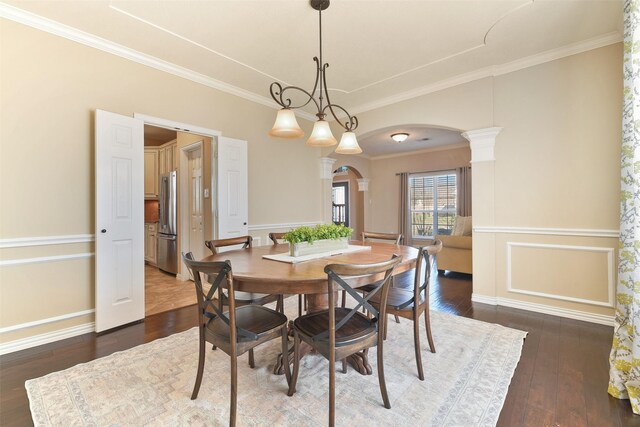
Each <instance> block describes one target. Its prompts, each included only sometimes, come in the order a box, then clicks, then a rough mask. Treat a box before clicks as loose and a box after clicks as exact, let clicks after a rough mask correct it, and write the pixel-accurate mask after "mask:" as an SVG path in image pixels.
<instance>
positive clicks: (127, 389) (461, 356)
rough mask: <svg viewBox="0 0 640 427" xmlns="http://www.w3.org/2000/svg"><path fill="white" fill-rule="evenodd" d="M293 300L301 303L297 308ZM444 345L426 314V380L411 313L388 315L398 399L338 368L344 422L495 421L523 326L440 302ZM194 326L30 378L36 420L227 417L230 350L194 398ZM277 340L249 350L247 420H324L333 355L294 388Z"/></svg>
mask: <svg viewBox="0 0 640 427" xmlns="http://www.w3.org/2000/svg"><path fill="white" fill-rule="evenodd" d="M292 309H293V310H294V311H295V307H292ZM431 317H432V323H433V326H432V328H433V335H434V340H435V345H436V350H437V353H436V354H433V353H431V352H429V351H428V349H427V347H428V344H427V343H426V342H427V340H426V336H425V334H424V323H423V322H422V328H423V331H422V332H423V334H422V337H421V339H422V343H423V345H422V348H423V350H422V355H423V363H424V367H425V377H426V378H425V381H420V380H418V377H417V371H416V366H415V359H414V351H413V332H412V325H411V322H410V321H407V320H405V319H401V323H400V324H396V323H395V322H390V323H389V330H388V339H387V341H386V342H385V348H384V350H385V376H386V380H387V388H388V391H389V397H390V399H391V409H385V408H384V407H383V406H382V398H381V396H380V389H379V387H378V379H377V375H376V372H377V371H376V357H375V351H373V352H370V357H371V365H372V367H373V371H374V375H368V376H363V375H360V374H358V373H357V372H355V371H354V370H353V369H349V371H348V372H347V374H342V373H341V372H339V373H338V375H337V376H336V389H337V395H336V396H337V398H336V424H337V425H343V426H347V425H357V426H361V425H362V426H363V425H369V426H373V425H375V426H389V425H392V426H393V425H396V426H406V425H412V426H494V425H495V424H496V422H497V420H498V416H499V414H500V410H501V408H502V405H503V403H504V399H505V396H506V394H507V389H508V387H509V382H510V381H511V377H512V376H513V372H514V370H515V367H516V365H517V363H518V360H519V359H520V353H521V350H522V343H523V339H524V337H525V336H526V333H525V332H522V331H518V330H515V329H510V328H505V327H503V326H499V325H495V324H491V323H484V322H480V321H476V320H471V319H467V318H463V317H458V316H451V315H447V314H443V313H438V312H432V314H431ZM197 335H198V332H197V329H196V328H193V329H191V330H189V331H186V332H182V333H179V334H175V335H172V336H170V337H167V338H162V339H158V340H156V341H153V342H151V343H148V344H144V345H140V346H138V347H135V348H132V349H129V350H126V351H123V352H119V353H114V354H112V355H110V356H107V357H103V358H101V359H97V360H94V361H91V362H88V363H84V364H80V365H77V366H74V367H72V368H69V369H67V370H64V371H61V372H54V373H52V374H49V375H46V376H44V377H41V378H36V379H33V380H29V381H27V382H26V384H25V385H26V388H27V392H28V395H29V402H30V406H31V413H32V417H33V421H34V423H35V425H36V426H50V425H51V426H139V425H152V426H185V425H195V426H198V425H203V426H204V425H207V426H211V425H228V420H229V418H228V415H229V414H228V411H229V358H228V356H227V355H226V354H225V353H223V352H222V351H220V350H216V351H210V350H208V351H207V363H206V367H205V374H204V379H203V382H202V386H201V388H200V394H199V397H198V399H197V400H195V401H192V400H190V395H191V390H192V388H193V383H194V380H195V375H196V367H197V362H198V355H197V353H198V351H197V350H198V339H197ZM279 345H280V341H279V340H274V341H272V342H271V343H267V344H265V345H263V346H261V347H258V348H257V349H256V352H255V355H256V368H255V369H251V368H249V366H248V364H247V356H246V355H244V356H242V357H240V363H239V366H238V394H239V396H238V425H239V426H285V425H290V426H325V425H327V423H328V390H329V388H328V387H329V379H328V378H329V374H328V362H327V361H326V359H324V358H322V357H321V356H318V355H310V356H307V357H305V358H304V359H303V363H302V364H301V367H300V376H299V378H298V385H297V392H296V394H295V395H294V396H293V397H287V395H286V390H287V385H286V380H285V378H284V376H276V375H273V374H272V373H271V371H272V369H273V364H274V361H275V358H276V355H277V354H278V352H279V351H278V349H279Z"/></svg>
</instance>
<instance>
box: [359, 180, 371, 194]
mask: <svg viewBox="0 0 640 427" xmlns="http://www.w3.org/2000/svg"><path fill="white" fill-rule="evenodd" d="M358 191H369V178H358Z"/></svg>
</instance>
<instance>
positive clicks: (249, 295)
mask: <svg viewBox="0 0 640 427" xmlns="http://www.w3.org/2000/svg"><path fill="white" fill-rule="evenodd" d="M204 244H205V246H206V247H207V248H209V250H211V252H212V253H213V254H214V255H218V254H219V253H220V251H219V249H220V248H225V247H227V248H228V247H231V246H239V245H242V249H250V248H251V247H252V245H253V237H251V236H239V237H231V238H228V239H218V240H207V241H205V242H204ZM225 292H226V291H225V290H224V289H222V288H221V287H219V288H218V307H219V308H220V310H222V308H223V307H224V306H225V305H226V306H228V305H229V298H228V296H227V294H226V293H225ZM235 298H236V299H235V304H236V305H237V306H243V305H250V304H255V305H265V304H269V303H272V302H274V301H276V311H279V312H280V313H284V303H283V297H282V295H277V294H260V293H255V292H243V291H236V292H235ZM213 349H214V350H215V345H214V346H213ZM249 366H251V367H252V368H255V360H254V357H253V350H250V351H249Z"/></svg>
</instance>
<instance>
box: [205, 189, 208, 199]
mask: <svg viewBox="0 0 640 427" xmlns="http://www.w3.org/2000/svg"><path fill="white" fill-rule="evenodd" d="M204 198H205V199H208V198H209V189H208V188H205V189H204Z"/></svg>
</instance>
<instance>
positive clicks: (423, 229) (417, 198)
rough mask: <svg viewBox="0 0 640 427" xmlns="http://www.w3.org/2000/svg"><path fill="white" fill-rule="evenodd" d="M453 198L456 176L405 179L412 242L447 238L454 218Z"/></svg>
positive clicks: (454, 205) (414, 176) (455, 196)
mask: <svg viewBox="0 0 640 427" xmlns="http://www.w3.org/2000/svg"><path fill="white" fill-rule="evenodd" d="M456 198H457V186H456V174H455V172H453V171H451V172H438V173H433V174H416V175H411V176H409V209H410V210H411V234H412V236H413V238H416V239H420V238H426V237H433V236H435V235H436V234H451V230H452V229H453V221H454V219H455V217H456Z"/></svg>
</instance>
